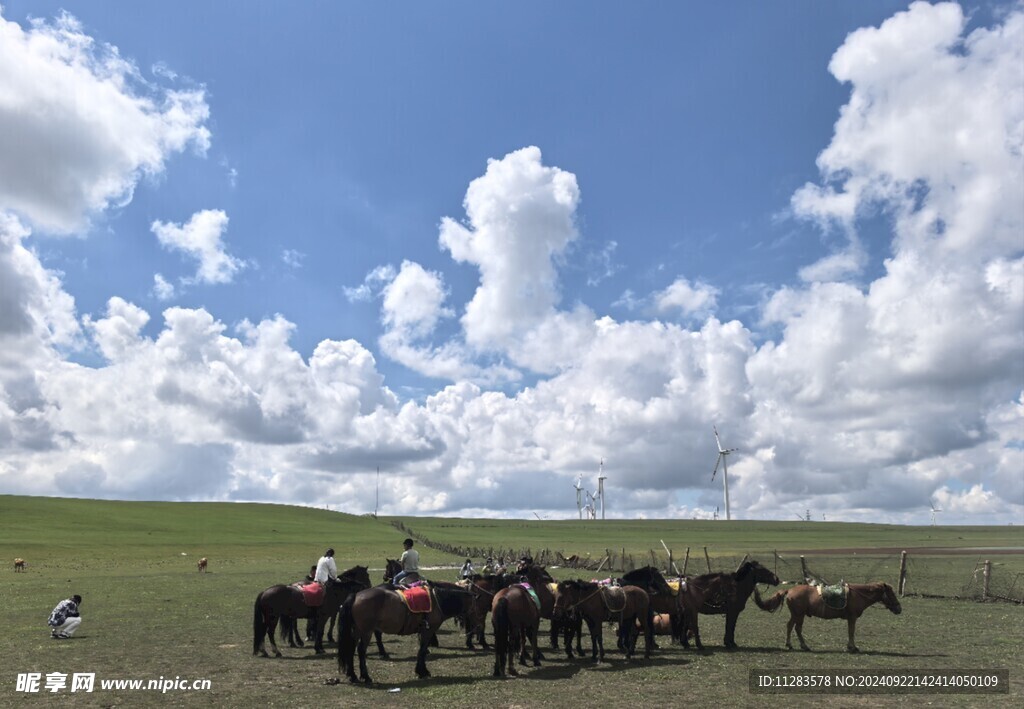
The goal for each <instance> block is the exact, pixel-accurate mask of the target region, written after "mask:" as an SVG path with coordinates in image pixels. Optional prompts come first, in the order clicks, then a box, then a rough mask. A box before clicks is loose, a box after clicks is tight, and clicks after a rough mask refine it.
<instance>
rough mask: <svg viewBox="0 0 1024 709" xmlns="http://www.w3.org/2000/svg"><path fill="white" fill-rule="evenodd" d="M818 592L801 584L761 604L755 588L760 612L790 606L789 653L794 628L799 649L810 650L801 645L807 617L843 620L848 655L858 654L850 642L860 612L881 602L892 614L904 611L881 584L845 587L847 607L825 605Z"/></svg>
mask: <svg viewBox="0 0 1024 709" xmlns="http://www.w3.org/2000/svg"><path fill="white" fill-rule="evenodd" d="M818 589H819V587H817V586H808V585H806V584H801V585H799V586H793V587H792V588H790V589H784V590H782V591H779V592H778V593H776V594H775V595H774V596H772V597H770V598H769V599H768V600H767V601H762V600H761V595H760V594H759V593H758V592H757V589H754V602H755V603H756V604H757V606H758V608H760V609H761V610H766V611H769V612H772V613H774V612H775V611H776V610H778V609H779V607H780V606H782V602H783V601H785V602H786V605H787V606H788V607H789V613H790V616H789V622H788V623H787V624H786V647H787V648H789V649H790V650H792V649H793V644H792V643H791V642H790V638H791V637H792V633H793V628H796V635H797V637H798V638H800V647H801V648H802V649H804V650H810V649H811V648H810V647H808V645H807V643H806V642H804V634H803V627H804V618H805V617H807V616H811V617H812V618H826V619H831V618H846V624H847V628H848V630H849V641H848V642H847V643H846V649H847V650H848V651H849V652H860V650H858V649H857V645H856V644H855V643H854V642H853V634H854V632H855V630H856V627H857V619H858V618H860V615H861V613H863V612H864V610H865V609H866V608H867V607H868V606H870V605H872V604H873V603H878V602H879V601H881V602H882V604H883V605H884V606H885V607H886V608H888V609H889V610H890V611H892V612H893V613H894V614H896V615H899V614H900V613H902V612H903V608H902V607H901V606H900V602H899V599H898V598H896V592H895V591H893V590H892V586H890V585H889V584H887V583H882V582H881V581H879V582H877V583H850V584H846V604H845V606H844V607H843V608H841V609H836V608H832V607H830V606H828V605H826V604H825V601H824V599H823V598H822V596H821V593H820V592H819V590H818Z"/></svg>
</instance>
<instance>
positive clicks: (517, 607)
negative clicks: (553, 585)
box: [491, 583, 547, 677]
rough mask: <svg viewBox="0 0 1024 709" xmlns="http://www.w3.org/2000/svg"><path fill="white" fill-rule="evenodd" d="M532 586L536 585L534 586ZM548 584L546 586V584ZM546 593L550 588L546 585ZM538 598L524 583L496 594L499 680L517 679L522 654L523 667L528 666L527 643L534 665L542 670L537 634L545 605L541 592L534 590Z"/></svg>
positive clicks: (494, 617) (494, 626)
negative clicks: (500, 678)
mask: <svg viewBox="0 0 1024 709" xmlns="http://www.w3.org/2000/svg"><path fill="white" fill-rule="evenodd" d="M530 585H531V586H532V584H530ZM542 585H544V584H542ZM545 590H547V589H546V586H545ZM534 592H535V593H536V599H537V600H536V601H535V600H534V595H533V594H531V593H530V591H529V590H528V589H527V587H526V586H524V585H523V584H522V583H514V584H512V585H511V586H507V587H506V588H503V589H501V590H500V591H498V592H497V593H495V594H494V600H493V601H492V602H491V628H492V629H493V630H494V672H493V675H494V676H495V677H504V676H505V665H506V664H508V674H510V675H512V676H516V675H518V674H519V673H518V672H517V671H516V668H515V658H516V655H519V654H520V652H519V651H520V647H521V648H522V655H521V658H520V663H521V664H524V665H525V664H526V662H525V661H524V660H525V657H526V643H527V641H529V643H530V645H532V646H533V666H534V667H540V650H539V649H538V648H537V633H538V631H539V630H540V612H541V607H542V602H541V601H540V592H539V591H538V590H537V589H536V588H534Z"/></svg>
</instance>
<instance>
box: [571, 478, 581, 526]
mask: <svg viewBox="0 0 1024 709" xmlns="http://www.w3.org/2000/svg"><path fill="white" fill-rule="evenodd" d="M573 487H574V488H576V511H577V512H579V513H580V519H583V473H580V476H579V477H578V478H576V484H575V485H573Z"/></svg>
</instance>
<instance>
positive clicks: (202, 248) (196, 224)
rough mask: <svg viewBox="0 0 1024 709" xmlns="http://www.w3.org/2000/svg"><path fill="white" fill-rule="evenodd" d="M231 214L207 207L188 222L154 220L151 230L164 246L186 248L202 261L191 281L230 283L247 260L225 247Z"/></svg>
mask: <svg viewBox="0 0 1024 709" xmlns="http://www.w3.org/2000/svg"><path fill="white" fill-rule="evenodd" d="M227 228H228V215H227V214H226V213H225V212H224V211H223V210H220V209H204V210H202V211H200V212H196V213H195V214H193V215H192V218H191V219H189V220H188V222H187V223H185V224H181V225H178V224H172V223H165V222H160V221H155V222H153V224H152V225H151V226H150V230H151V231H152V232H153V233H154V234H156V237H157V239H159V241H160V244H161V245H163V246H164V247H165V248H168V249H174V250H178V251H183V252H185V253H186V254H188V255H189V256H192V257H193V258H195V259H197V260H198V261H199V270H198V271H196V275H195V278H194V279H192V282H197V283H231V281H232V280H233V279H234V277H235V274H236V273H238V272H239V271H240V270H242V268H244V267H245V263H244V262H243V261H240V260H238V259H236V258H235V257H234V256H232V255H231V254H229V253H228V252H227V251H226V250H225V248H224V242H223V239H222V237H223V235H224V232H225V231H226V230H227Z"/></svg>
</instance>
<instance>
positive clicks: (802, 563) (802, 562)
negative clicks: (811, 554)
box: [800, 554, 808, 583]
mask: <svg viewBox="0 0 1024 709" xmlns="http://www.w3.org/2000/svg"><path fill="white" fill-rule="evenodd" d="M800 573H802V574H803V575H804V583H807V580H808V579H807V560H806V559H805V558H804V555H803V554H801V555H800Z"/></svg>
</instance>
